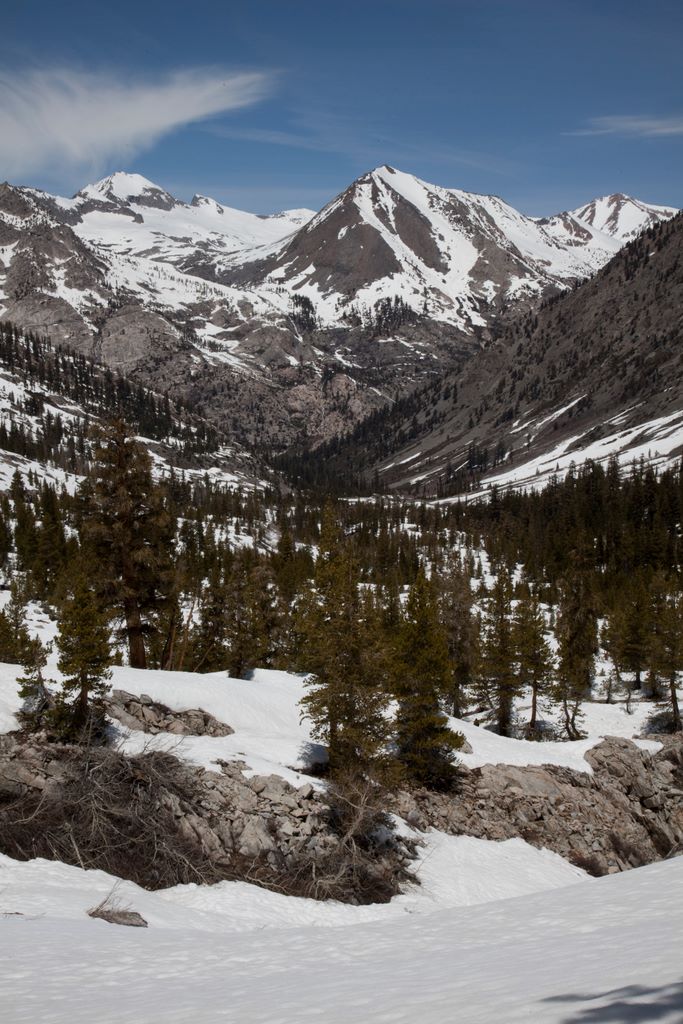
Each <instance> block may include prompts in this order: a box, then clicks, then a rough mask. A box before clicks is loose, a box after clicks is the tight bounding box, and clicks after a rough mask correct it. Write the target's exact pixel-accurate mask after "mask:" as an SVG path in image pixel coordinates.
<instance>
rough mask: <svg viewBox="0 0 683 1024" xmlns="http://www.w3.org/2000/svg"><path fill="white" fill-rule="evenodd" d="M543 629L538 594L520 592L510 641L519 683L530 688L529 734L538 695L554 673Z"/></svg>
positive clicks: (535, 716) (546, 688) (543, 624)
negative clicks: (521, 594) (521, 593)
mask: <svg viewBox="0 0 683 1024" xmlns="http://www.w3.org/2000/svg"><path fill="white" fill-rule="evenodd" d="M545 631H546V624H545V617H544V615H543V610H542V608H541V606H540V603H539V600H538V596H537V595H536V594H535V593H530V592H527V593H526V594H523V596H522V597H521V599H520V600H519V602H518V603H517V607H516V609H515V614H514V619H513V624H512V641H513V647H514V651H515V661H516V663H517V675H518V680H519V683H520V684H521V685H522V686H528V687H530V688H531V718H530V719H529V732H530V733H532V734H533V733H534V732H535V731H536V724H537V715H538V701H539V697H542V696H543V695H544V694H546V693H547V692H548V689H549V686H550V682H551V680H552V676H553V657H552V652H551V649H550V644H549V643H548V641H547V639H546V635H545Z"/></svg>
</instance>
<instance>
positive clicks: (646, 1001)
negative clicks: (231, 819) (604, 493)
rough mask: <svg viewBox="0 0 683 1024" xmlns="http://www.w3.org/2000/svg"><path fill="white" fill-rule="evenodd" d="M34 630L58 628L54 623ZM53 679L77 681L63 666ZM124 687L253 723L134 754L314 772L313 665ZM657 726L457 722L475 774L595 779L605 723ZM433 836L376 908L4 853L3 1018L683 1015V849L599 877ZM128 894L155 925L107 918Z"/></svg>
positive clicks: (292, 776) (146, 676)
mask: <svg viewBox="0 0 683 1024" xmlns="http://www.w3.org/2000/svg"><path fill="white" fill-rule="evenodd" d="M32 625H33V627H34V628H36V629H37V630H38V631H39V632H40V633H41V635H43V639H49V636H50V632H51V630H52V629H53V626H52V624H51V623H50V622H49V621H48V620H43V621H38V620H37V619H36V620H35V622H32ZM53 659H54V655H53ZM18 674H20V670H19V669H18V668H17V667H16V666H9V665H0V732H4V731H7V730H9V729H12V728H15V727H16V719H15V713H16V711H17V710H18V708H19V700H18V696H17V685H16V677H17V675H18ZM48 674H49V675H50V676H52V677H53V678H56V677H57V672H56V666H55V665H54V662H53V663H52V664H51V665H50V666H49V669H48ZM112 682H113V685H114V686H115V687H119V688H122V689H126V690H128V691H131V692H134V693H147V694H149V695H150V696H152V697H153V698H154V699H156V700H159V701H161V702H163V703H165V704H167V705H168V706H170V707H171V708H173V709H175V710H184V709H187V708H192V707H202V708H203V709H204V710H206V711H208V712H210V713H211V714H213V715H215V717H217V718H219V719H220V720H222V721H225V722H228V723H229V724H230V725H231V726H232V727H233V728H234V729H235V732H234V734H233V735H231V736H228V737H220V738H212V737H183V738H182V739H179V738H178V737H175V736H169V735H159V736H155V737H150V736H149V735H148V734H145V733H142V732H136V731H135V730H128V729H125V728H123V727H122V726H115V725H113V728H115V729H116V730H117V732H118V741H119V742H120V743H121V745H122V746H123V748H124V749H127V750H128V751H130V752H136V751H139V750H141V749H143V748H144V747H145V746H150V745H152V746H165V747H167V748H169V749H172V750H173V751H174V752H175V753H176V754H177V755H178V756H180V757H184V758H187V759H188V760H189V761H191V762H194V763H196V764H200V765H203V766H205V767H207V768H212V767H214V762H215V761H216V760H217V759H225V760H238V761H240V762H242V763H243V764H244V766H245V769H244V770H245V773H246V774H248V775H251V774H254V773H258V774H269V773H271V772H272V773H277V774H280V775H282V776H284V777H285V778H287V779H289V781H291V782H292V783H293V784H295V785H296V784H299V783H300V782H301V781H304V777H303V776H302V775H301V774H300V771H299V769H300V768H301V767H302V762H303V759H304V756H305V754H306V751H307V748H308V746H309V745H310V743H311V737H310V734H309V731H308V729H307V724H306V723H305V722H302V721H301V719H300V714H299V708H298V704H297V702H298V699H299V697H300V696H301V692H302V679H301V677H298V676H294V675H291V674H288V673H284V672H269V671H258V672H256V673H255V675H254V678H253V679H251V680H248V681H245V680H235V679H229V678H227V677H226V676H225V674H223V673H215V674H213V675H204V676H197V675H192V674H191V673H177V672H176V673H166V672H139V671H135V670H132V669H129V668H116V669H115V670H114V678H113V680H112ZM643 713H644V712H643ZM640 718H641V713H640V711H637V713H636V714H635V715H632V716H629V715H626V713H625V711H624V710H623V708H622V707H619V706H606V705H594V706H588V707H587V709H586V723H585V724H586V726H587V728H588V731H589V732H590V734H591V735H590V739H587V740H583V741H580V742H579V743H544V744H538V743H525V742H523V741H517V740H508V739H505V738H502V737H498V736H496V735H495V734H493V733H490V732H488V731H487V730H484V729H481V728H479V727H478V726H475V725H473V724H471V723H468V722H460V721H455V720H454V722H453V724H454V726H455V727H457V728H461V729H462V730H463V731H464V732H465V734H466V736H467V739H468V740H469V742H470V743H471V746H472V750H473V752H472V753H471V754H466V755H463V760H464V761H465V762H466V763H468V764H470V765H471V766H475V765H476V764H486V763H509V764H518V765H519V764H529V763H532V764H533V763H556V764H566V765H568V766H569V767H573V768H578V769H579V770H584V771H590V766H589V765H588V762H587V761H586V760H585V758H584V755H585V752H586V750H587V749H589V748H590V747H591V746H592V745H594V744H595V743H597V742H599V738H600V735H604V734H612V735H614V734H617V735H627V736H632V735H633V733H634V732H637V731H638V730H639V727H641V726H642V722H641V721H640ZM642 742H643V744H645V743H647V742H648V741H642ZM650 746H652V747H653V748H656V747H657V746H658V744H650ZM319 784H320V785H322V783H319ZM401 827H403V828H407V826H405V824H403V823H401ZM416 835H417V834H416ZM419 838H420V839H421V840H422V843H423V845H422V847H421V848H420V853H419V863H418V864H417V865H416V867H417V874H418V877H419V879H420V882H421V885H420V886H412V887H408V888H407V890H406V892H405V893H403V894H402V895H401V896H399V897H397V898H395V899H394V900H392V901H391V903H390V904H387V905H381V906H380V905H376V906H370V907H351V906H346V905H342V904H338V903H332V902H330V903H319V902H315V901H313V900H305V899H297V898H294V897H287V896H282V895H280V894H278V893H273V892H267V891H265V890H263V889H259V888H257V887H255V886H252V885H249V884H247V883H244V882H223V883H220V884H218V885H214V886H206V887H202V886H195V885H188V886H177V887H175V888H173V889H170V890H165V891H162V892H156V893H152V892H146V891H144V890H142V889H140V888H139V887H137V886H136V885H134V884H133V883H130V882H119V881H118V880H117V879H115V878H112V877H111V876H109V875H107V874H105V873H104V872H99V871H88V872H86V871H82V870H81V869H80V868H76V867H71V866H68V865H64V864H59V863H52V862H48V861H43V860H35V861H30V862H28V863H20V862H17V861H13V860H11V859H10V858H8V857H1V856H0V1020H1V1021H2V1024H20V1022H24V1021H25V1022H28V1021H31V1022H32V1024H33V1022H56V1024H67V1022H73V1024H81V1022H83V1024H85V1022H87V1024H108V1022H112V1024H113V1022H116V1024H124V1022H125V1024H127V1022H131V1024H132V1022H136V1024H138V1022H139V1024H156V1022H159V1024H161V1022H163V1024H173V1022H178V1024H180V1022H183V1024H184V1022H186V1021H192V1022H193V1024H203V1022H207V1024H209V1022H214V1021H230V1022H232V1021H234V1022H235V1024H252V1022H253V1024H258V1022H268V1024H289V1022H291V1024H295V1022H296V1024H299V1022H304V1021H306V1020H309V1019H310V1020H316V1019H325V1021H326V1022H327V1024H335V1022H340V1024H341V1022H344V1024H346V1022H351V1021H354V1022H357V1024H372V1022H375V1021H377V1022H380V1021H382V1022H394V1021H405V1022H411V1024H413V1022H415V1021H417V1020H418V1019H419V1021H420V1024H432V1022H439V1024H440V1022H442V1021H451V1020H453V1021H456V1020H457V1021H462V1022H464V1024H476V1022H477V1021H486V1022H488V1021H492V1022H493V1021H502V1022H505V1024H508V1022H514V1021H518V1020H520V1021H521V1020H524V1021H539V1022H546V1021H547V1022H549V1024H553V1022H560V1021H563V1022H569V1021H577V1022H579V1021H624V1022H626V1021H649V1020H658V1021H665V1022H668V1021H678V1022H679V1024H680V1022H681V1021H683V994H682V993H683V989H682V988H681V986H680V984H679V983H680V979H681V976H682V975H683V972H681V970H680V967H679V962H680V950H679V949H678V948H677V943H676V939H677V937H679V936H680V934H681V933H682V926H683V899H681V897H683V860H680V861H670V862H666V863H664V864H660V865H657V866H655V867H650V868H642V869H638V870H636V871H631V872H629V873H628V874H627V875H623V876H616V877H610V878H607V879H600V880H594V879H589V878H587V876H586V875H585V874H584V872H582V871H580V870H579V869H578V868H575V867H573V866H572V865H570V864H568V863H567V862H566V861H564V860H563V859H562V858H561V857H559V856H557V855H556V854H554V853H552V852H550V851H547V850H537V849H535V848H533V847H531V846H529V845H528V844H526V843H525V842H524V841H523V840H521V839H513V840H508V841H506V842H501V843H495V842H488V841H486V840H481V839H475V838H473V837H469V836H447V835H444V834H442V833H439V832H436V831H429V832H427V833H426V834H424V835H422V834H420V836H419ZM113 887H115V894H116V899H117V901H118V902H119V903H120V904H121V905H122V906H124V907H127V908H130V909H133V910H136V911H138V912H139V913H140V914H142V915H143V917H144V918H145V919H146V920H147V922H148V924H149V927H148V929H146V930H142V929H133V928H125V927H117V926H115V925H111V924H107V923H105V922H103V921H99V920H93V919H91V918H89V917H88V916H87V910H88V909H89V908H91V907H93V906H95V905H96V904H98V903H99V902H100V901H101V900H102V899H103V898H104V897H105V896H106V895H107V894H108V893H110V892H111V891H112V888H113ZM677 984H678V988H677V987H676V985H677Z"/></svg>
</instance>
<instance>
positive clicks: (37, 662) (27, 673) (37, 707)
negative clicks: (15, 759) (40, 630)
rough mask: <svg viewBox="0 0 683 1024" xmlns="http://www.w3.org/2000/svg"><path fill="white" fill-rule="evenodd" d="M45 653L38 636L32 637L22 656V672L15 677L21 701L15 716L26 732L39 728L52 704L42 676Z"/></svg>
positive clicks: (45, 660)
mask: <svg viewBox="0 0 683 1024" xmlns="http://www.w3.org/2000/svg"><path fill="white" fill-rule="evenodd" d="M47 654H48V652H47V650H46V648H45V647H44V646H43V645H42V643H41V642H40V640H39V639H38V637H33V638H32V639H31V640H29V641H28V642H27V644H26V647H25V651H24V658H23V671H24V674H23V675H22V676H20V677H19V678H18V679H17V682H18V683H19V696H20V697H21V699H22V701H23V705H22V708H21V711H20V712H19V714H18V716H17V717H18V719H19V722H20V724H21V727H22V729H24V730H25V731H26V732H37V731H38V730H39V729H41V728H42V727H43V725H44V724H45V721H46V719H47V717H48V716H49V711H50V709H51V707H52V706H53V701H52V700H51V697H50V694H49V693H48V690H47V688H46V686H45V679H44V677H43V669H44V668H45V666H46V665H47Z"/></svg>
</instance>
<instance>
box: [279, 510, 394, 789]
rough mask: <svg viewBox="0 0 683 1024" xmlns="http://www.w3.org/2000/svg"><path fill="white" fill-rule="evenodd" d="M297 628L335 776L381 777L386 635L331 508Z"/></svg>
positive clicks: (311, 705)
mask: <svg viewBox="0 0 683 1024" xmlns="http://www.w3.org/2000/svg"><path fill="white" fill-rule="evenodd" d="M297 628H298V630H299V632H300V634H301V640H302V643H301V658H302V667H305V670H306V671H307V672H308V673H309V676H308V679H307V693H306V695H305V696H304V698H303V700H302V702H301V704H302V709H303V712H304V714H305V716H306V717H307V718H309V719H310V720H311V721H312V723H313V729H314V735H315V736H316V737H317V738H319V739H321V740H322V741H323V742H324V743H326V744H327V747H328V752H329V760H330V768H331V770H332V771H333V772H334V773H337V774H338V773H342V772H346V771H349V770H351V771H361V772H363V771H371V770H373V769H374V768H376V766H377V763H378V760H379V759H380V757H381V754H382V749H383V747H384V744H385V742H386V739H387V735H388V723H387V719H386V716H385V711H386V709H387V706H388V702H389V698H388V695H387V693H386V691H385V690H384V689H383V687H382V661H381V651H380V650H379V648H378V639H379V635H380V634H379V628H378V624H377V623H376V621H375V617H374V615H373V614H372V609H371V608H370V607H369V606H368V605H367V604H366V603H364V602H363V601H362V600H361V596H360V593H359V572H358V567H357V565H356V562H355V560H354V558H353V556H352V554H351V552H350V550H349V549H348V546H347V544H346V543H345V542H344V541H343V539H342V536H341V532H340V530H339V528H338V526H337V524H336V522H335V519H334V512H333V510H332V509H331V508H327V509H326V510H325V513H324V516H323V525H322V531H321V538H320V552H319V556H318V560H317V563H316V569H315V580H314V584H313V586H312V587H311V589H310V590H309V591H308V593H307V594H306V595H304V597H303V599H302V602H301V608H300V612H299V625H298V627H297Z"/></svg>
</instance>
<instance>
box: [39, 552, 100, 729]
mask: <svg viewBox="0 0 683 1024" xmlns="http://www.w3.org/2000/svg"><path fill="white" fill-rule="evenodd" d="M57 626H58V633H57V640H56V645H57V650H58V652H59V660H58V662H57V666H58V668H59V671H60V672H61V673H62V676H63V679H62V682H61V685H60V690H59V691H58V693H57V702H56V707H55V710H54V712H53V718H54V723H55V726H56V730H57V732H58V734H59V735H60V736H61V737H62V738H63V739H66V740H68V741H78V740H81V739H84V738H85V739H98V738H100V737H101V735H102V732H103V727H104V705H103V698H104V697H105V696H106V694H107V692H108V680H109V678H110V677H111V669H110V666H111V665H112V663H113V657H112V651H111V644H110V632H109V628H110V627H109V618H108V616H107V614H106V613H105V612H104V611H103V610H102V606H101V604H100V601H99V599H98V597H97V595H96V593H95V591H94V588H93V586H92V585H91V583H90V582H89V581H88V579H87V578H86V575H85V572H84V571H83V570H81V571H78V572H77V575H76V577H75V579H74V581H73V584H72V589H71V596H70V597H69V598H68V599H67V600H66V601H65V602H64V604H63V605H62V607H61V608H60V610H59V615H58V619H57Z"/></svg>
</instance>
